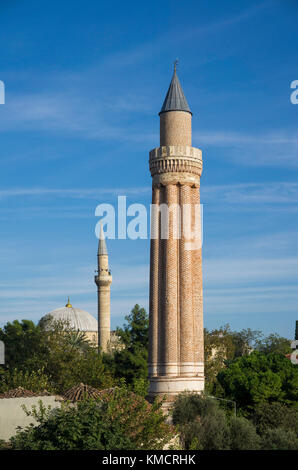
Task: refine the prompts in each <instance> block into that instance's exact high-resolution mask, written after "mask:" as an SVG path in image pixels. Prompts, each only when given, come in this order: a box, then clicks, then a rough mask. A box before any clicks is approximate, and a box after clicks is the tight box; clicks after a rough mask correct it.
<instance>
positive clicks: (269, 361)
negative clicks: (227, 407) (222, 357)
mask: <svg viewBox="0 0 298 470" xmlns="http://www.w3.org/2000/svg"><path fill="white" fill-rule="evenodd" d="M217 380H218V381H219V383H220V385H221V387H222V389H223V390H224V393H225V397H226V398H230V399H232V400H235V401H236V402H237V405H238V407H240V408H242V410H244V411H246V412H252V411H253V409H254V408H255V406H256V405H257V404H258V403H260V402H266V401H267V402H269V403H270V402H274V401H279V402H283V403H287V404H289V405H292V406H297V398H298V368H297V367H296V366H295V365H294V364H292V363H291V361H289V360H288V359H287V358H286V357H284V356H283V355H281V354H276V353H270V354H264V353H261V352H258V351H254V352H253V353H252V354H250V355H249V356H242V357H239V358H237V359H235V360H234V361H232V362H231V363H230V364H229V366H228V367H227V368H226V369H224V370H222V371H221V372H219V374H218V376H217Z"/></svg>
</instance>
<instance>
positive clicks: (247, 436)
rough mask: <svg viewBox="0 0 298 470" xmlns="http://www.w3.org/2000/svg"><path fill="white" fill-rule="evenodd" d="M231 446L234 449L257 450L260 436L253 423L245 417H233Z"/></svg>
mask: <svg viewBox="0 0 298 470" xmlns="http://www.w3.org/2000/svg"><path fill="white" fill-rule="evenodd" d="M230 442H231V446H230V448H231V449H232V450H257V449H259V448H260V436H258V434H257V431H256V428H255V426H254V425H253V423H251V422H250V421H248V420H247V419H245V418H232V419H231V422H230Z"/></svg>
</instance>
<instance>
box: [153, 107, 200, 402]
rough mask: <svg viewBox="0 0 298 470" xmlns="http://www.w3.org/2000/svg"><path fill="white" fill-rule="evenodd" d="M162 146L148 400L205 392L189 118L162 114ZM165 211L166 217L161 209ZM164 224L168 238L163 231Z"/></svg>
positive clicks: (156, 182)
mask: <svg viewBox="0 0 298 470" xmlns="http://www.w3.org/2000/svg"><path fill="white" fill-rule="evenodd" d="M160 118H161V146H160V147H159V148H157V149H154V150H152V151H151V152H150V161H149V163H150V171H151V176H152V178H153V182H152V203H153V204H154V205H155V210H154V206H153V210H152V215H151V236H153V237H154V238H153V239H151V253H150V310H149V379H150V392H149V397H152V398H153V397H154V396H156V395H164V394H166V395H167V397H168V401H171V400H172V399H173V398H174V397H175V395H177V393H180V392H182V391H184V390H193V391H196V392H198V393H200V392H201V391H202V390H203V388H204V364H203V362H204V352H203V297H202V292H203V289H202V249H201V244H200V238H199V237H197V238H195V237H194V234H195V233H196V230H195V229H196V226H195V222H197V225H199V226H200V223H201V221H200V217H196V216H195V215H196V212H195V209H196V206H197V205H198V208H197V214H198V215H199V213H200V212H199V204H200V195H199V187H200V177H201V172H202V156H201V151H200V150H199V149H196V148H193V147H191V114H190V113H186V112H183V111H170V112H166V113H164V114H161V116H160ZM164 204H166V205H167V206H168V215H167V217H165V216H164V213H163V207H164V206H163V205H164ZM166 222H168V234H167V237H166V238H163V237H164V235H165V232H164V230H163V229H164V225H165V223H166Z"/></svg>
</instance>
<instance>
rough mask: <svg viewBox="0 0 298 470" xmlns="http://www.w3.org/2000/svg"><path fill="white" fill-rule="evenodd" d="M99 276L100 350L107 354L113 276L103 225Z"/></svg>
mask: <svg viewBox="0 0 298 470" xmlns="http://www.w3.org/2000/svg"><path fill="white" fill-rule="evenodd" d="M97 261H98V274H97V275H96V276H95V279H94V280H95V283H96V285H97V292H98V349H99V351H103V352H106V351H107V350H108V345H109V341H110V335H111V284H112V275H111V272H110V270H109V257H108V251H107V246H106V241H105V237H104V232H103V228H102V225H101V227H100V235H99V242H98V251H97Z"/></svg>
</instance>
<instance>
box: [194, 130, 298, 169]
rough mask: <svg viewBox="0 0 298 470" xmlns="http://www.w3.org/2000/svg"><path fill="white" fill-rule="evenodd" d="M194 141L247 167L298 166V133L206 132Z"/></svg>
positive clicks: (285, 131)
mask: <svg viewBox="0 0 298 470" xmlns="http://www.w3.org/2000/svg"><path fill="white" fill-rule="evenodd" d="M194 141H195V142H196V143H197V144H198V145H199V146H201V145H202V146H203V145H205V146H207V149H208V147H211V148H212V147H216V148H217V152H220V154H221V158H223V159H228V160H233V161H234V162H236V163H238V164H239V163H240V164H241V165H245V166H256V167H258V166H271V167H274V166H280V165H282V166H285V167H295V168H297V166H298V134H297V132H296V131H287V130H275V131H274V132H264V133H263V134H257V133H253V134H252V133H238V132H232V131H217V130H215V131H205V132H204V131H202V132H194ZM220 149H221V150H220ZM227 149H228V151H227Z"/></svg>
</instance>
